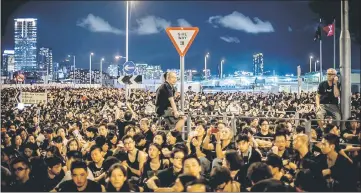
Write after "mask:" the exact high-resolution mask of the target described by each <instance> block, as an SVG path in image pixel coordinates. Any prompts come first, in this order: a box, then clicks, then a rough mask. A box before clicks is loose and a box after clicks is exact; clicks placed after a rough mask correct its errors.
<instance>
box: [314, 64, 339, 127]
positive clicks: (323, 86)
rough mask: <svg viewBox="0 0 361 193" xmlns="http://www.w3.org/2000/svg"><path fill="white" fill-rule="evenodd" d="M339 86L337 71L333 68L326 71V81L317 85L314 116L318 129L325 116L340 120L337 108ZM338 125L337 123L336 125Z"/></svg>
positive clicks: (321, 125)
mask: <svg viewBox="0 0 361 193" xmlns="http://www.w3.org/2000/svg"><path fill="white" fill-rule="evenodd" d="M340 87H341V84H340V83H339V82H338V77H337V71H336V70H335V69H333V68H330V69H328V70H327V80H325V81H323V82H321V83H320V84H319V85H318V90H317V95H316V115H317V119H320V120H319V121H318V124H319V126H320V128H323V122H322V120H323V119H324V118H325V116H327V115H328V114H329V115H332V117H333V118H334V119H335V120H336V121H340V120H341V112H340V108H339V106H338V98H339V97H340ZM337 124H338V125H339V123H337Z"/></svg>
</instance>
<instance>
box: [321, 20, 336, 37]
mask: <svg viewBox="0 0 361 193" xmlns="http://www.w3.org/2000/svg"><path fill="white" fill-rule="evenodd" d="M323 31H325V32H326V33H327V37H328V36H333V35H334V34H335V24H334V23H333V24H330V25H328V26H325V27H323Z"/></svg>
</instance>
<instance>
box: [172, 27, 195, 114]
mask: <svg viewBox="0 0 361 193" xmlns="http://www.w3.org/2000/svg"><path fill="white" fill-rule="evenodd" d="M198 31H199V29H198V27H168V28H167V29H166V32H167V34H168V36H169V38H170V40H171V41H172V43H173V45H174V47H175V48H176V50H177V52H178V54H179V60H180V71H181V74H180V76H181V77H180V78H181V89H180V90H181V111H182V112H184V56H185V55H186V53H187V51H188V49H189V47H190V46H191V45H192V42H193V40H194V38H195V37H196V36H197V34H198Z"/></svg>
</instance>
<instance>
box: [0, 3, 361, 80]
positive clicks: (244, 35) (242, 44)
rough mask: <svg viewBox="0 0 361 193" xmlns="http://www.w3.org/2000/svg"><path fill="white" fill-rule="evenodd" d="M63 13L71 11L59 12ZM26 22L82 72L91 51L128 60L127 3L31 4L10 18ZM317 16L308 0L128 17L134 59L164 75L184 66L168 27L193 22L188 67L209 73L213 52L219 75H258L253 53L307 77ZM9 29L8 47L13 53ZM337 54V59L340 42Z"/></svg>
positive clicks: (172, 7) (168, 6) (327, 49)
mask: <svg viewBox="0 0 361 193" xmlns="http://www.w3.org/2000/svg"><path fill="white" fill-rule="evenodd" d="M295 4H296V5H295ZM197 6H201V7H202V8H203V9H202V10H198V9H196V7H197ZM70 7H75V8H81V9H74V10H73V9H69V8H70ZM269 9H271V10H272V11H269ZM64 10H67V14H66V15H64V14H60V11H64ZM186 10H188V11H186ZM277 10H278V11H277ZM274 12H277V13H278V15H279V16H277V14H276V15H275V14H273V13H274ZM184 13H187V14H184ZM60 15H61V16H60ZM24 17H35V18H37V22H38V43H37V44H38V47H51V48H53V58H54V62H59V61H61V60H63V59H64V58H65V57H66V56H67V55H68V54H74V55H76V57H77V60H76V66H77V68H88V65H89V59H88V58H89V57H88V56H89V53H90V52H94V53H95V54H94V56H93V58H94V59H93V62H94V65H95V64H96V63H97V65H99V63H100V59H101V58H103V57H104V58H105V59H106V61H107V62H112V61H109V60H113V58H114V56H115V55H125V35H124V29H125V2H116V1H105V2H45V1H39V2H30V3H27V4H25V5H24V6H23V7H21V8H20V9H18V10H17V11H16V12H15V13H14V14H13V15H12V18H9V19H14V18H24ZM316 18H317V15H315V14H313V13H312V12H311V11H310V10H309V8H308V7H307V2H278V3H277V2H194V3H192V4H190V2H143V1H141V2H136V3H135V4H134V3H132V5H131V16H130V20H129V21H130V38H129V60H131V61H134V62H135V63H148V64H154V65H161V66H162V68H163V69H164V70H165V69H171V68H179V56H178V54H177V52H176V50H175V48H174V47H173V45H172V43H171V41H170V40H169V38H168V37H167V35H166V33H165V31H164V28H165V27H167V26H178V25H182V26H189V25H192V26H195V27H199V29H200V32H199V34H198V36H197V37H196V38H195V41H194V42H193V44H192V46H191V48H190V49H189V51H188V53H187V55H186V57H185V64H186V66H185V67H186V69H197V70H199V71H200V70H201V69H203V65H204V55H205V54H206V53H207V52H209V53H210V57H209V58H208V61H207V63H208V64H207V65H208V66H209V67H208V68H209V69H211V71H212V74H218V69H219V64H220V62H221V60H222V59H225V63H224V73H225V74H228V73H229V72H231V71H236V70H247V71H252V68H253V64H252V60H253V59H252V57H253V55H254V54H256V53H263V54H264V55H265V56H264V71H272V70H276V71H278V72H280V73H294V72H295V71H296V66H297V65H301V67H302V72H308V71H309V67H308V66H309V65H308V60H309V56H310V55H311V54H312V55H313V56H314V57H313V58H315V59H316V58H318V55H319V53H318V52H319V44H318V43H316V42H313V36H314V33H315V28H316V27H317V19H316ZM232 22H233V25H230V24H232ZM10 25H13V23H12V22H9V23H8V26H7V27H6V30H5V36H4V37H3V41H2V50H5V49H10V50H12V49H14V48H13V47H12V46H14V26H10ZM338 35H339V34H338ZM337 39H338V37H337ZM332 43H333V42H332V38H327V37H324V38H323V68H324V69H326V68H328V67H332V65H333V64H332V61H333V47H332ZM359 50H360V48H359V46H356V45H353V49H352V55H353V56H352V63H353V64H354V65H352V68H359V59H360V56H359V53H360V51H359ZM336 53H337V55H336V61H338V58H339V57H338V44H337V51H336ZM92 68H96V69H99V66H93V67H92Z"/></svg>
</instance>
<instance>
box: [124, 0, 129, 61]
mask: <svg viewBox="0 0 361 193" xmlns="http://www.w3.org/2000/svg"><path fill="white" fill-rule="evenodd" d="M125 20H126V27H125V61H126V62H128V58H129V57H128V47H129V42H128V38H129V1H127V11H126V19H125Z"/></svg>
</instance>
